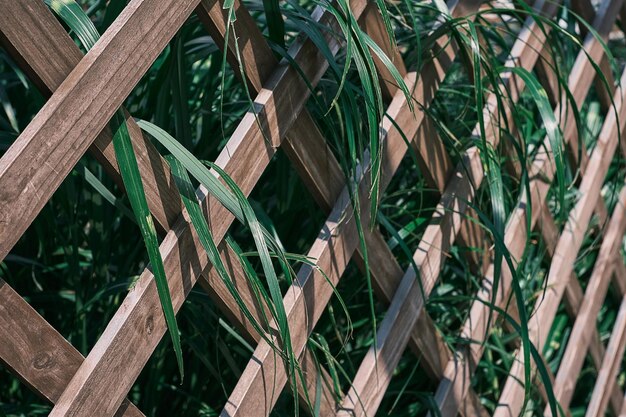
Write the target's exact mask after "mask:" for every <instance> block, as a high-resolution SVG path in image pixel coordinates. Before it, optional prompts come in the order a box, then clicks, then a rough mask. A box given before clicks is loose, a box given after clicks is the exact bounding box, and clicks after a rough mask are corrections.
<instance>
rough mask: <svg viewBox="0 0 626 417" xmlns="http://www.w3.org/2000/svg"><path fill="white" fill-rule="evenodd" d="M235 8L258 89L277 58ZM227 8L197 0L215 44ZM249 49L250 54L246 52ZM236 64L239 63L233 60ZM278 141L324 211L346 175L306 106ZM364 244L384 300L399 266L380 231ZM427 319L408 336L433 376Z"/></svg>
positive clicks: (438, 365) (437, 363) (439, 359)
mask: <svg viewBox="0 0 626 417" xmlns="http://www.w3.org/2000/svg"><path fill="white" fill-rule="evenodd" d="M372 7H374V8H375V7H376V6H375V5H374V4H371V5H370V6H368V8H366V11H365V13H367V16H369V20H370V24H373V22H371V16H372V12H368V10H370V9H371V8H372ZM234 8H235V10H236V15H237V20H236V21H235V22H234V26H233V30H234V31H235V33H237V37H238V39H239V43H241V44H243V45H250V48H248V47H245V48H244V49H243V51H242V53H241V55H240V56H241V65H242V66H243V68H244V69H245V74H246V77H247V82H248V84H249V86H250V88H251V90H252V91H255V92H258V91H259V90H260V89H261V88H262V83H263V82H264V81H265V80H266V78H267V77H268V76H269V71H268V69H269V68H271V67H272V66H274V67H275V66H276V65H277V64H278V62H277V61H276V60H275V59H274V58H273V54H272V50H271V49H270V47H269V45H268V44H267V42H266V41H265V39H264V38H263V35H262V34H261V32H260V30H259V29H258V28H257V26H256V25H255V24H254V21H253V20H252V17H251V16H250V14H249V13H248V12H247V10H246V9H245V8H244V7H241V6H240V3H239V2H238V1H236V2H235V3H234ZM375 12H376V13H378V12H377V11H375ZM226 13H227V12H226V11H225V10H224V9H223V8H222V7H220V6H219V4H218V3H216V2H210V1H206V0H204V1H202V2H201V4H200V6H199V7H198V10H197V14H198V16H199V17H200V20H201V21H202V22H203V23H204V24H205V27H206V28H207V30H208V32H209V33H211V36H212V37H213V39H214V40H215V42H216V43H217V44H223V43H224V33H225V25H226V18H227V16H226ZM374 16H376V15H374ZM363 18H365V19H366V20H368V18H367V17H365V16H364V17H363ZM363 18H362V20H363ZM385 33H386V32H385ZM233 47H234V45H233ZM252 53H254V54H253V55H251V54H252ZM231 54H232V52H231ZM259 57H263V58H262V59H263V61H262V62H259V60H260V59H261V58H259ZM398 59H400V57H398ZM400 62H401V61H400ZM237 65H239V63H238V62H237ZM400 72H401V73H402V72H405V70H403V69H402V68H401V69H400ZM292 138H295V139H292ZM282 146H283V149H284V150H285V152H286V154H287V156H288V157H289V158H290V160H291V161H292V163H293V164H294V167H295V169H296V171H297V172H298V173H299V174H300V177H301V178H302V180H303V182H304V183H305V184H306V185H307V186H308V189H309V190H310V191H311V193H312V194H313V197H314V198H315V200H316V201H317V203H318V204H319V205H320V206H321V207H322V209H324V210H325V211H326V213H327V214H328V213H329V212H330V210H331V209H332V206H333V204H334V202H335V201H336V200H337V198H338V196H339V195H340V193H341V191H342V189H343V187H344V185H345V176H344V174H343V172H342V170H341V167H340V165H339V162H337V160H336V159H335V157H334V155H333V154H332V151H331V150H330V148H329V147H328V145H327V144H326V142H325V140H324V138H323V137H322V134H321V133H320V131H319V129H318V128H317V126H316V125H315V122H314V121H313V119H312V118H311V116H310V115H309V113H308V112H307V110H306V109H304V110H303V111H302V113H301V114H300V115H299V116H298V120H297V121H296V122H295V123H294V125H293V126H292V128H291V129H290V131H289V132H288V133H287V136H286V138H285V141H284V143H283V145H282ZM366 244H367V247H368V248H369V249H368V252H369V257H370V272H371V274H372V278H373V281H374V284H375V287H376V289H377V290H378V291H377V293H378V294H379V296H382V297H383V299H385V300H386V301H387V302H388V301H389V300H390V299H391V296H392V295H393V292H391V293H389V292H385V289H386V288H387V287H389V286H391V287H393V288H395V287H394V285H396V286H397V284H398V283H399V280H400V277H401V276H402V270H401V269H400V266H399V265H398V264H397V261H396V260H395V258H394V257H393V256H392V254H391V252H390V251H389V249H388V247H387V245H386V243H385V241H384V239H383V238H382V236H381V235H380V232H378V231H374V232H371V233H369V232H368V233H366ZM355 260H356V262H357V265H359V268H360V269H361V270H362V271H365V265H364V262H363V256H362V254H361V252H360V247H359V248H358V249H357V253H356V254H355ZM385 297H387V298H385ZM429 320H430V319H429V318H428V317H425V319H424V320H423V321H422V322H423V324H422V326H421V327H420V329H419V333H420V334H421V335H422V337H421V338H418V337H415V338H413V339H412V341H413V342H414V343H412V348H413V349H414V351H415V352H416V353H417V354H418V355H420V356H423V359H424V360H423V362H422V363H423V364H424V365H425V369H426V371H427V372H428V373H429V374H430V375H431V376H433V377H438V376H440V375H441V372H442V363H445V362H447V359H446V360H445V361H444V360H443V358H444V357H445V358H447V357H448V355H447V354H446V353H443V352H442V351H441V350H440V349H438V348H439V347H441V348H443V347H444V346H445V345H444V344H443V341H442V340H441V336H440V335H438V334H437V332H436V331H435V328H434V325H432V323H428V321H429ZM416 333H418V332H416ZM416 336H417V335H416Z"/></svg>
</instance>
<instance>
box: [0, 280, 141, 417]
mask: <svg viewBox="0 0 626 417" xmlns="http://www.w3.org/2000/svg"><path fill="white" fill-rule="evenodd" d="M0 300H1V302H0V329H2V340H3V342H2V343H0V361H1V362H2V363H4V365H5V366H6V367H7V368H8V369H10V370H11V371H12V372H14V373H15V374H17V375H18V376H19V377H20V379H21V380H22V381H24V383H25V384H26V385H28V387H30V389H32V390H33V391H34V392H36V393H37V394H39V395H40V396H42V397H43V398H45V399H46V400H48V401H49V402H51V403H53V404H54V403H55V402H56V401H57V400H58V399H59V397H60V396H61V393H62V392H63V390H64V389H65V387H66V386H67V384H68V383H69V382H70V379H71V378H72V376H73V375H74V373H75V372H76V370H77V369H78V367H79V366H80V364H81V362H82V361H83V359H84V358H83V355H81V354H80V352H78V351H77V350H76V349H75V348H74V346H72V345H71V344H70V343H69V342H68V341H67V340H65V338H64V337H63V336H61V335H60V334H59V332H57V331H56V330H54V328H52V326H50V325H49V324H48V322H46V321H45V320H44V319H43V317H41V316H40V315H39V314H38V313H37V312H36V311H35V310H34V309H33V308H32V307H31V306H30V305H28V303H27V302H26V301H24V299H22V297H20V296H19V294H17V293H16V292H15V291H14V290H13V288H11V287H10V286H9V284H7V283H6V282H4V281H3V280H0ZM116 415H118V416H125V417H132V416H137V417H138V416H143V414H142V413H141V411H139V409H137V407H135V406H134V405H133V404H132V403H130V402H129V401H128V400H124V401H123V402H122V404H121V405H120V407H119V409H118V410H117V413H116Z"/></svg>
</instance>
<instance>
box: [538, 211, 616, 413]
mask: <svg viewBox="0 0 626 417" xmlns="http://www.w3.org/2000/svg"><path fill="white" fill-rule="evenodd" d="M618 212H623V210H621V209H620V208H619V206H618V208H617V209H616V212H615V213H616V214H618ZM625 229H626V216H623V215H622V216H614V219H612V220H611V223H610V224H609V225H608V228H607V232H606V236H605V238H604V241H603V242H602V246H601V247H600V252H599V254H598V258H597V259H596V263H595V266H594V268H593V272H592V275H591V278H590V279H589V283H588V284H587V288H586V290H585V297H584V298H583V300H582V303H581V304H580V310H579V312H578V315H577V317H576V321H575V322H574V326H573V328H572V332H571V334H570V337H569V340H568V343H567V348H566V350H565V353H564V354H563V358H562V359H561V363H560V366H559V371H558V373H557V378H556V381H555V384H554V394H555V397H556V399H557V401H559V403H560V404H561V405H562V406H564V407H567V406H568V405H569V403H570V401H571V399H572V396H573V394H574V389H575V387H576V382H577V380H578V373H579V372H580V369H581V368H582V365H583V361H584V358H585V355H586V353H587V348H588V346H589V344H590V342H591V341H592V340H594V339H596V338H597V335H596V334H595V333H596V332H597V330H596V326H595V321H596V318H597V316H598V313H599V311H600V308H601V306H602V303H603V301H604V297H605V295H606V292H607V289H608V286H609V282H610V277H611V274H612V273H613V270H614V266H615V262H614V260H615V258H616V257H618V258H619V254H618V248H619V246H620V245H619V242H621V238H622V237H623V235H624V232H625ZM622 263H623V262H622ZM622 295H623V294H622ZM592 330H593V331H592ZM611 391H612V390H611ZM611 391H610V390H607V393H611ZM620 399H621V398H620ZM615 405H616V406H617V409H615V410H614V411H615V412H616V413H617V412H619V409H620V408H621V403H620V404H615ZM546 415H547V413H546Z"/></svg>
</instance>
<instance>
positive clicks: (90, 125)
mask: <svg viewBox="0 0 626 417" xmlns="http://www.w3.org/2000/svg"><path fill="white" fill-rule="evenodd" d="M8 3H10V1H9V0H3V1H2V3H0V7H1V8H2V9H3V10H4V9H5V8H8V7H9V4H8ZM195 3H196V1H195V0H183V1H172V0H166V1H165V2H163V1H156V0H136V1H133V2H132V3H131V4H130V5H129V7H127V8H126V9H125V10H124V11H123V12H122V14H121V15H120V16H119V18H118V19H117V20H116V21H115V22H114V23H113V24H112V25H111V27H110V28H109V30H108V31H107V33H105V34H104V35H103V36H102V38H101V39H100V41H99V42H97V43H96V45H95V46H94V47H93V49H92V50H91V51H89V53H88V54H87V55H86V56H85V57H84V58H83V59H81V61H80V63H79V64H78V65H77V66H76V67H75V68H74V69H73V70H72V71H71V73H70V75H69V76H68V77H67V78H66V79H65V80H64V81H63V82H62V83H61V85H60V86H59V88H58V89H57V90H56V91H55V93H54V94H53V95H52V97H51V98H50V100H48V102H47V103H46V104H45V106H44V107H43V108H42V109H41V111H40V112H39V113H38V114H37V116H36V117H35V118H34V119H33V120H32V121H31V123H30V124H29V125H28V127H27V128H26V129H25V130H24V131H23V132H22V134H21V135H20V136H19V137H18V138H17V139H16V140H15V142H14V143H13V145H11V147H10V148H9V149H8V150H7V152H6V153H5V154H4V156H3V157H2V159H0V200H1V201H2V202H3V207H2V211H1V212H0V235H2V237H3V238H2V241H0V259H4V257H5V256H6V254H7V253H8V252H9V250H10V249H11V248H12V247H13V245H14V244H15V242H17V240H18V239H19V237H20V236H21V235H22V234H23V233H24V231H25V230H26V228H27V227H28V226H29V225H30V223H31V222H32V220H33V219H34V217H35V216H36V215H37V213H38V212H39V211H40V210H41V208H42V207H43V205H44V204H45V203H46V202H47V201H48V199H49V198H50V197H51V196H52V193H53V192H54V191H55V190H56V189H57V187H58V186H59V185H60V183H61V181H63V179H64V178H65V177H66V176H67V174H69V172H70V171H71V169H72V168H73V167H74V166H75V165H76V163H77V162H78V160H79V159H80V157H81V156H82V155H83V154H84V153H85V151H86V150H87V148H88V147H89V146H90V145H91V144H92V142H93V140H94V139H95V138H96V136H97V135H98V133H100V132H101V131H102V130H103V129H104V128H105V126H106V124H107V123H108V121H109V120H110V118H111V117H112V116H113V114H114V112H115V111H116V110H117V109H118V108H119V106H120V105H121V104H122V101H123V100H124V99H125V98H126V97H127V96H128V94H129V93H130V92H131V90H132V88H133V87H134V86H135V85H136V84H137V82H138V81H139V79H140V78H141V77H142V76H143V74H144V73H145V72H146V71H147V69H148V68H149V66H150V65H151V64H152V62H153V61H154V60H155V59H156V57H157V56H158V54H159V53H161V51H162V50H163V48H164V47H165V45H166V44H167V42H169V40H170V39H171V38H172V36H173V35H174V34H175V33H176V31H178V29H179V28H180V26H181V25H182V24H183V22H184V21H185V19H186V18H187V17H188V16H189V14H190V13H191V12H192V11H193V8H194V7H195ZM26 11H28V10H26ZM2 16H3V18H4V19H10V14H8V13H2ZM17 23H19V22H17ZM17 23H15V24H17ZM9 24H10V23H9ZM34 27H36V26H34ZM40 46H41V45H40ZM138 51H141V53H138ZM119 57H124V58H126V59H119ZM129 57H133V58H129ZM86 103H89V104H88V105H86ZM43 167H46V168H45V169H44V168H43Z"/></svg>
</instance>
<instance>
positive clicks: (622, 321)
mask: <svg viewBox="0 0 626 417" xmlns="http://www.w3.org/2000/svg"><path fill="white" fill-rule="evenodd" d="M620 211H621V212H624V207H622V208H621V209H620ZM622 237H623V236H619V238H620V242H621V238H622ZM624 348H626V296H624V297H623V298H622V303H621V305H620V309H619V312H618V314H617V319H616V320H615V325H614V326H613V330H612V331H611V338H610V339H609V345H608V346H607V348H606V354H605V356H604V360H603V361H602V367H601V368H600V370H599V372H598V377H597V378H596V383H595V386H594V387H593V394H591V401H590V402H589V406H588V407H587V413H586V414H585V417H600V416H604V415H605V413H606V408H607V405H608V403H609V399H610V393H611V392H612V391H613V388H615V387H616V386H617V381H616V379H615V378H616V376H617V375H618V374H619V372H620V365H621V363H622V359H623V357H624Z"/></svg>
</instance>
